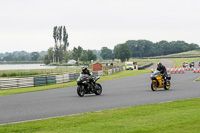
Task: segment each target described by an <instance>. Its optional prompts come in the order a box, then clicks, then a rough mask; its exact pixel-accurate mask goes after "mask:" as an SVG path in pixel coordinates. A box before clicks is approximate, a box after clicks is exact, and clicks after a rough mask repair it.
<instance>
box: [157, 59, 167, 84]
mask: <svg viewBox="0 0 200 133" xmlns="http://www.w3.org/2000/svg"><path fill="white" fill-rule="evenodd" d="M157 70H158V71H160V73H161V74H162V78H163V79H164V81H165V82H164V83H166V78H167V70H166V67H165V66H164V65H163V64H162V63H161V62H158V64H157Z"/></svg>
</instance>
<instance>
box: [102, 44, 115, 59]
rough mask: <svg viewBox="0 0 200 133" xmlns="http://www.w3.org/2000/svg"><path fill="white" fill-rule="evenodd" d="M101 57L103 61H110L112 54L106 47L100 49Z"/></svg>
mask: <svg viewBox="0 0 200 133" xmlns="http://www.w3.org/2000/svg"><path fill="white" fill-rule="evenodd" d="M101 57H102V58H103V59H104V60H105V59H112V58H113V53H112V50H111V49H109V48H107V47H102V48H101Z"/></svg>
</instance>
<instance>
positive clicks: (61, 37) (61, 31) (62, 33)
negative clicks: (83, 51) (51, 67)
mask: <svg viewBox="0 0 200 133" xmlns="http://www.w3.org/2000/svg"><path fill="white" fill-rule="evenodd" d="M53 38H54V41H55V47H54V51H55V57H56V58H55V60H56V62H62V60H63V54H64V51H66V49H67V47H68V46H69V42H68V34H67V32H66V28H65V26H64V27H62V26H58V27H57V26H55V27H54V28H53ZM58 41H59V42H60V45H58Z"/></svg>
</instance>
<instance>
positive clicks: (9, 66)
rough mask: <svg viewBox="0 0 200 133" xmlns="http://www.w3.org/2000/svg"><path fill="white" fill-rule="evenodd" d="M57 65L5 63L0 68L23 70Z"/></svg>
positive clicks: (48, 67)
mask: <svg viewBox="0 0 200 133" xmlns="http://www.w3.org/2000/svg"><path fill="white" fill-rule="evenodd" d="M50 68H56V66H46V65H44V64H4V65H0V70H21V69H50Z"/></svg>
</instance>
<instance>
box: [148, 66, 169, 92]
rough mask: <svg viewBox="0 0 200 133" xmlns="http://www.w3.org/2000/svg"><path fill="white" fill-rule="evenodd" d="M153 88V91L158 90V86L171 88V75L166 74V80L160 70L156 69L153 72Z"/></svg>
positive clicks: (166, 88)
mask: <svg viewBox="0 0 200 133" xmlns="http://www.w3.org/2000/svg"><path fill="white" fill-rule="evenodd" d="M151 80H152V83H151V89H152V91H156V90H157V89H158V88H164V89H165V90H169V88H170V86H171V82H170V80H171V75H170V74H167V76H166V82H165V80H164V79H163V78H162V74H161V73H160V71H157V70H156V71H155V72H152V74H151Z"/></svg>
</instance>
